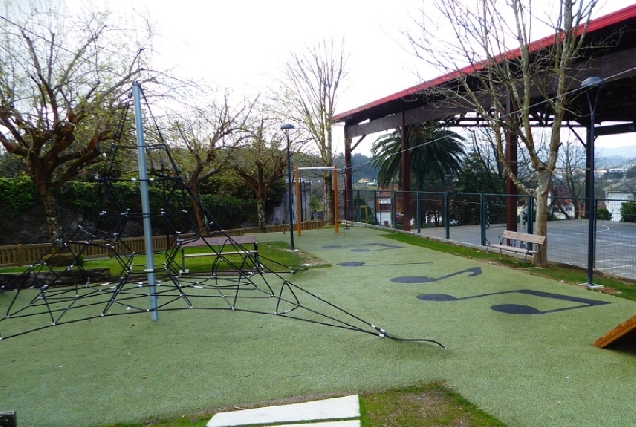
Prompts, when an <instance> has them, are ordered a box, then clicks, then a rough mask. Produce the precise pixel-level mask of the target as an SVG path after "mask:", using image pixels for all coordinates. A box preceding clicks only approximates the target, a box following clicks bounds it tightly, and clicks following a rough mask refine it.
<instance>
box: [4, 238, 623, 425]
mask: <svg viewBox="0 0 636 427" xmlns="http://www.w3.org/2000/svg"><path fill="white" fill-rule="evenodd" d="M387 237H389V238H387ZM287 238H288V236H285V235H281V234H278V233H272V234H263V235H259V236H258V241H259V249H261V251H266V250H272V254H273V255H270V256H271V257H272V259H274V260H281V259H282V258H276V257H277V256H278V255H276V253H277V252H279V253H280V256H281V257H282V256H291V257H297V258H291V259H286V260H285V261H284V262H281V264H286V265H292V266H297V267H299V268H302V269H301V270H300V271H298V272H297V273H296V274H294V275H286V276H284V277H285V278H288V279H289V280H291V281H293V282H294V283H296V284H298V286H301V287H302V289H304V290H307V291H308V293H302V292H301V293H299V298H301V299H302V300H303V302H305V303H306V304H307V306H311V307H319V309H321V310H322V309H323V307H324V305H320V304H317V303H318V302H320V301H318V300H316V299H315V298H313V297H312V295H317V296H320V297H321V298H324V300H326V301H329V302H331V303H332V304H334V305H337V306H338V307H340V308H342V309H344V310H346V311H347V312H349V313H351V314H353V315H354V316H358V317H359V318H360V319H363V320H364V321H369V322H373V324H375V325H380V326H381V327H383V328H385V329H387V331H389V333H391V334H392V335H395V336H400V337H404V338H432V339H436V340H439V341H441V342H442V343H443V344H445V345H446V346H447V348H448V349H447V350H443V349H441V348H439V347H437V346H433V345H430V344H425V343H422V342H407V341H393V340H388V339H381V338H378V337H377V336H371V335H368V334H356V333H354V332H352V331H350V330H345V329H339V328H332V327H326V326H322V325H317V324H315V323H309V322H302V321H301V322H299V321H294V320H291V319H286V318H283V317H280V316H274V315H256V314H251V313H241V312H229V311H216V310H179V311H168V312H161V313H160V319H159V321H158V322H154V321H152V320H150V317H149V316H148V315H147V314H138V315H129V316H116V317H111V318H106V319H99V318H98V319H93V320H91V321H87V322H79V323H74V324H69V325H63V326H59V327H54V328H48V329H46V330H43V331H39V332H34V333H30V334H27V335H24V336H21V337H16V338H11V339H8V340H4V341H2V342H0V360H1V361H2V363H0V378H2V381H1V382H0V411H3V410H16V411H17V412H18V418H19V420H20V424H19V425H20V426H22V425H27V426H36V427H37V426H47V427H57V426H60V427H61V426H84V427H90V426H126V425H127V426H142V425H157V426H166V427H167V426H203V425H205V423H207V421H208V420H209V418H210V417H211V416H212V414H213V413H215V412H217V411H219V410H225V409H228V408H233V407H235V406H240V407H250V406H260V405H263V404H270V403H276V402H288V401H302V400H309V399H313V398H316V397H321V396H342V395H346V394H351V393H358V394H360V396H361V408H362V411H363V425H365V426H376V425H377V426H379V425H388V426H400V425H414V426H419V425H421V426H428V425H473V426H499V425H508V426H511V427H515V426H550V425H555V426H566V427H569V426H572V427H573V426H577V427H581V426H584V427H585V426H590V427H591V426H598V425H604V426H613V425H624V420H629V419H634V418H636V408H634V405H633V401H634V399H636V391H634V388H633V385H632V382H633V380H632V379H633V377H634V376H636V364H635V363H634V360H635V359H634V353H633V352H632V351H623V350H600V349H597V348H595V347H592V346H591V345H590V343H591V342H592V341H593V340H594V339H596V338H598V337H599V336H601V335H603V334H604V333H606V332H607V331H608V330H610V329H611V328H613V327H614V326H616V325H617V324H619V323H621V322H623V321H625V320H626V319H627V318H629V317H631V316H633V315H634V314H636V303H634V302H633V301H630V300H628V299H625V298H616V297H615V296H611V295H604V294H600V293H598V292H590V291H586V290H582V289H581V288H579V287H577V286H571V285H570V283H580V282H584V281H585V280H579V279H577V276H576V275H575V274H582V275H583V277H584V276H585V273H584V272H583V273H582V272H580V271H579V272H577V271H572V272H568V271H567V270H566V269H563V270H560V268H559V270H556V269H555V270H552V267H549V268H544V269H535V268H530V267H525V268H516V265H515V264H514V262H512V261H511V263H510V265H507V263H506V261H501V260H499V257H498V256H495V257H493V258H492V259H491V258H489V257H487V256H485V254H483V253H480V252H477V251H474V252H468V253H461V252H462V251H464V248H460V247H455V246H453V245H447V244H441V243H439V242H433V241H428V240H426V239H421V238H417V237H415V238H414V237H413V236H405V235H400V234H393V233H392V234H387V233H383V232H379V231H377V230H371V229H363V228H357V227H353V228H351V229H350V230H346V231H344V230H341V233H340V234H335V233H334V232H333V230H329V229H325V230H314V231H311V232H304V233H303V235H302V236H299V237H297V238H296V245H297V247H298V248H300V249H301V250H302V251H303V252H302V253H300V254H291V253H289V252H288V251H286V250H285V248H286V243H280V242H281V241H283V242H284V241H286V240H287ZM398 239H414V240H413V241H410V240H408V241H401V240H398ZM429 244H432V245H435V247H429V246H427V245H429ZM438 245H439V246H438ZM263 254H264V252H263ZM458 255H459V256H458ZM270 256H268V257H270ZM192 261H194V259H192ZM99 262H109V261H108V260H100V261H99ZM91 263H92V262H91ZM191 265H192V268H194V266H195V264H190V263H189V267H190V266H191ZM309 265H311V266H322V267H323V268H315V267H310V266H309ZM511 266H512V267H515V268H510V267H511ZM202 267H203V268H204V267H205V264H203V265H202ZM551 271H558V273H554V274H558V275H556V276H554V278H551V277H547V275H549V274H550V272H551ZM467 272H469V273H467ZM403 278H409V279H413V278H414V279H415V281H411V282H409V281H404V280H398V279H403ZM418 279H419V280H420V281H419V282H418V281H417V280H418ZM608 280H611V279H609V278H608ZM619 284H620V283H614V282H612V284H606V286H611V287H615V288H617V287H618V285H619ZM620 285H622V286H627V288H625V289H626V290H625V291H624V292H623V293H622V294H620V296H623V297H629V295H630V292H629V291H630V290H631V288H629V286H631V285H630V284H628V283H622V284H620ZM528 290H532V291H533V292H534V293H532V292H528ZM8 295H9V293H5V294H0V310H1V309H3V307H4V304H6V297H7V296H8ZM426 295H432V296H439V295H446V296H447V298H446V299H438V300H437V302H436V301H435V299H433V300H427V299H426V298H424V299H420V296H426ZM546 295H548V296H549V295H555V296H557V297H558V298H551V297H548V298H546V297H545V296H546ZM312 298H313V299H312ZM586 300H589V301H595V302H596V304H583V305H582V304H580V301H586ZM577 301H578V302H577ZM312 304H316V305H312ZM511 304H512V305H515V306H532V307H533V308H535V309H536V312H537V313H538V314H537V315H515V314H509V313H505V312H501V311H497V310H495V308H497V307H505V306H510V305H511ZM326 310H328V308H326ZM330 313H331V312H330ZM333 313H335V314H334V315H340V314H339V312H337V311H336V310H334V311H333ZM3 327H4V324H3V322H0V332H1V331H2V329H3ZM461 396H463V397H461ZM464 398H466V399H468V401H470V402H472V403H468V401H466V400H464ZM486 413H488V414H490V415H487V414H486ZM497 420H501V421H497ZM460 422H461V423H462V424H460ZM125 423H128V424H125Z"/></svg>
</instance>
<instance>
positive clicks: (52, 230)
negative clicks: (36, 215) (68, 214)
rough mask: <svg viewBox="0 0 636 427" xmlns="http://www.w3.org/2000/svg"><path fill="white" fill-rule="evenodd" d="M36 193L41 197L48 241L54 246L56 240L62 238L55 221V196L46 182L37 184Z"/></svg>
mask: <svg viewBox="0 0 636 427" xmlns="http://www.w3.org/2000/svg"><path fill="white" fill-rule="evenodd" d="M37 187H38V192H39V193H40V196H41V197H42V202H43V204H44V216H45V218H46V225H47V227H48V230H49V240H50V242H51V244H53V245H55V244H56V242H57V240H58V239H60V237H62V236H61V235H60V225H59V223H58V220H57V209H56V206H55V194H54V192H53V189H52V188H51V185H50V184H49V183H47V182H44V183H38V185H37Z"/></svg>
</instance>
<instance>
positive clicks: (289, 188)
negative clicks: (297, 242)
mask: <svg viewBox="0 0 636 427" xmlns="http://www.w3.org/2000/svg"><path fill="white" fill-rule="evenodd" d="M280 128H281V129H282V130H284V131H285V135H286V136H287V193H288V194H289V197H288V200H287V204H288V205H289V239H290V245H291V251H292V252H294V251H295V250H296V249H295V248H294V211H293V207H292V206H293V199H292V187H293V185H292V184H293V182H292V174H291V155H290V153H289V130H290V129H293V128H294V125H292V124H289V123H286V124H284V125H282V126H281V127H280ZM296 197H300V196H299V195H298V194H296ZM296 221H300V218H296Z"/></svg>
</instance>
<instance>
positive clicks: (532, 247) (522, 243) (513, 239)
mask: <svg viewBox="0 0 636 427" xmlns="http://www.w3.org/2000/svg"><path fill="white" fill-rule="evenodd" d="M544 246H545V236H537V235H536V234H528V233H521V232H517V231H510V230H504V232H503V235H502V236H501V238H500V240H499V244H493V243H490V242H489V243H488V245H486V252H488V250H489V249H490V248H493V249H499V255H502V254H503V251H506V252H512V253H517V254H523V262H524V263H525V262H526V259H527V258H528V255H536V254H540V253H541V252H542V251H543V247H544ZM539 259H541V258H539ZM539 264H540V265H542V263H541V262H539Z"/></svg>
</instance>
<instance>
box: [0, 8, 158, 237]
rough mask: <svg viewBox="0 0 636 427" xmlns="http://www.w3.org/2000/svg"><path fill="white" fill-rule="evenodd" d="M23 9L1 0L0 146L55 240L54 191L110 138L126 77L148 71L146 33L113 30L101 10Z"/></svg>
mask: <svg viewBox="0 0 636 427" xmlns="http://www.w3.org/2000/svg"><path fill="white" fill-rule="evenodd" d="M30 6H31V7H30V8H29V9H26V10H22V9H20V8H19V7H18V6H12V3H11V2H9V1H8V0H5V2H4V9H5V14H4V16H0V39H1V40H2V43H0V61H1V64H2V65H1V67H0V143H1V144H2V146H3V147H4V149H5V150H6V151H7V152H8V153H10V154H11V155H15V156H21V157H23V158H25V159H26V162H27V163H28V168H29V175H30V177H31V179H33V181H34V182H35V184H36V186H37V189H38V191H39V193H40V195H41V197H42V200H43V202H44V208H45V213H46V219H47V224H48V229H49V234H50V239H51V240H52V241H53V242H55V241H56V240H57V239H58V238H59V237H60V228H59V224H58V221H57V216H56V207H55V197H56V194H57V192H58V191H59V190H60V188H61V187H62V186H63V185H64V184H65V183H66V182H68V181H69V180H71V179H73V178H74V177H75V176H76V175H77V174H78V172H79V171H81V170H82V168H84V167H86V166H88V165H90V164H92V163H95V162H97V161H99V160H100V158H101V156H100V151H99V144H100V143H102V142H104V141H108V140H113V139H114V138H116V137H117V135H116V130H117V128H118V124H119V123H120V122H121V117H122V110H125V109H127V107H128V105H129V103H130V92H131V85H132V83H133V81H134V80H141V77H142V72H143V75H144V76H147V77H148V76H149V74H150V73H149V71H148V68H149V67H148V66H147V64H146V63H145V57H144V55H143V52H144V46H146V45H148V43H149V42H150V40H151V34H150V32H149V31H146V30H147V29H148V28H149V27H148V28H147V29H146V30H144V31H145V32H140V31H134V32H128V31H132V30H123V29H120V28H122V27H118V24H117V23H116V22H114V21H113V17H112V16H111V15H109V14H108V13H105V12H87V13H85V14H83V15H73V14H72V13H71V12H70V11H69V10H66V9H64V8H60V7H59V5H56V4H54V3H53V2H46V1H45V2H40V3H37V4H35V3H32V4H31V5H30Z"/></svg>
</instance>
